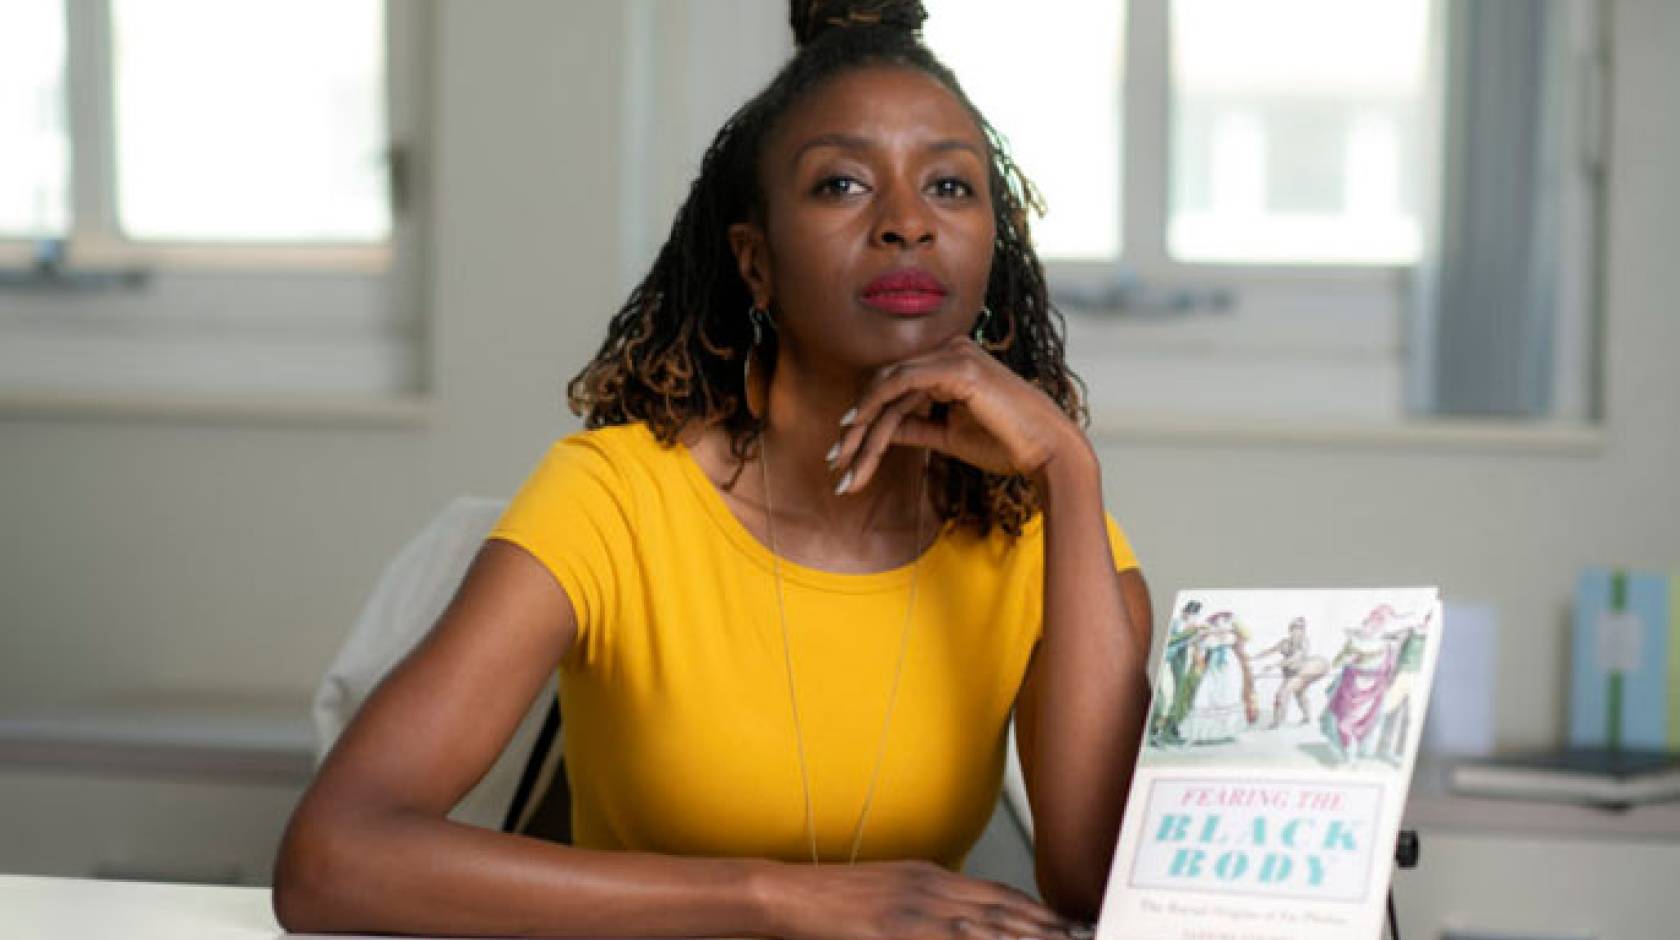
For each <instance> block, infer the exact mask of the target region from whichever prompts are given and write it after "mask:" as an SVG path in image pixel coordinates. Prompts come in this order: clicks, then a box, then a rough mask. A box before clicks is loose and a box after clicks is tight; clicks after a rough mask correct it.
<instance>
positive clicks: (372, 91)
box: [112, 0, 391, 242]
mask: <svg viewBox="0 0 1680 940" xmlns="http://www.w3.org/2000/svg"><path fill="white" fill-rule="evenodd" d="M384 31H385V22H384V8H383V3H382V2H381V0H241V2H239V3H228V2H226V0H113V5H112V42H113V45H114V48H115V54H114V57H115V62H114V65H115V75H116V115H117V120H116V123H117V193H118V196H117V199H118V212H119V214H120V218H121V222H122V226H123V228H124V230H125V232H126V233H127V234H128V235H129V236H130V237H131V238H136V239H156V240H194V241H197V240H206V241H264V242H273V241H278V242H302V241H308V242H322V241H324V242H378V241H383V240H385V239H386V238H387V236H388V235H389V233H390V227H391V219H390V207H389V198H388V195H387V193H388V188H387V187H388V184H387V177H388V171H387V167H386V163H385V150H386V148H387V146H388V142H387V137H388V134H387V131H386V120H385V52H384V50H385V42H384Z"/></svg>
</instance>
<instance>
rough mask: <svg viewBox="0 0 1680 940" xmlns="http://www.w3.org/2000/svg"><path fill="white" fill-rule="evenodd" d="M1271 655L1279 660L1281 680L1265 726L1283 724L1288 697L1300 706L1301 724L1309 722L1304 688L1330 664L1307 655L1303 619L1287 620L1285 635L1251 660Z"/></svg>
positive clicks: (1324, 671)
mask: <svg viewBox="0 0 1680 940" xmlns="http://www.w3.org/2000/svg"><path fill="white" fill-rule="evenodd" d="M1274 655H1275V656H1277V657H1278V673H1279V675H1281V676H1282V677H1283V681H1282V682H1281V683H1280V684H1279V685H1278V690H1277V695H1276V697H1274V698H1273V699H1272V721H1271V724H1269V725H1267V726H1266V727H1267V728H1268V729H1271V728H1276V727H1278V726H1280V725H1282V724H1283V721H1284V718H1286V717H1287V716H1288V714H1289V700H1290V699H1291V698H1294V699H1295V701H1296V702H1298V703H1299V704H1300V706H1301V721H1300V724H1303V725H1304V724H1307V723H1309V722H1311V721H1312V708H1311V707H1309V706H1308V705H1307V689H1308V688H1310V687H1312V685H1313V683H1315V682H1317V681H1318V680H1320V679H1322V678H1324V676H1325V675H1326V674H1327V673H1329V672H1330V664H1329V663H1327V662H1325V661H1324V657H1322V656H1313V655H1310V654H1309V650H1308V643H1307V621H1306V618H1304V617H1296V618H1295V619H1294V620H1291V621H1289V633H1288V635H1286V636H1285V637H1284V638H1283V639H1281V640H1279V641H1277V642H1276V643H1273V644H1272V645H1271V646H1268V647H1266V648H1265V649H1263V650H1261V651H1260V652H1259V653H1257V654H1256V655H1255V657H1254V660H1255V662H1259V661H1260V660H1261V659H1264V658H1265V657H1267V656H1274Z"/></svg>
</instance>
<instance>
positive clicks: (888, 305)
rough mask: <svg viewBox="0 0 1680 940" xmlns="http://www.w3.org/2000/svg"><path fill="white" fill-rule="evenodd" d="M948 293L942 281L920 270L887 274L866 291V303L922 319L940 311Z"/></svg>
mask: <svg viewBox="0 0 1680 940" xmlns="http://www.w3.org/2000/svg"><path fill="white" fill-rule="evenodd" d="M947 293H949V292H948V291H947V290H946V289H945V285H944V284H942V283H940V281H939V279H938V278H936V277H934V276H933V275H931V274H929V273H927V272H926V271H923V270H922V269H920V268H900V269H898V270H896V271H888V272H887V273H886V274H883V275H881V276H880V277H878V278H876V279H875V280H873V281H870V282H869V284H868V285H867V286H865V287H864V289H863V302H864V303H866V304H868V305H869V306H871V307H874V308H875V309H877V310H880V311H883V312H885V313H890V314H892V315H894V316H900V317H919V316H922V315H924V314H928V313H932V312H933V311H935V310H937V309H939V306H940V304H943V303H944V302H945V295H946V294H947Z"/></svg>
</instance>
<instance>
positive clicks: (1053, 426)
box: [829, 336, 1084, 493]
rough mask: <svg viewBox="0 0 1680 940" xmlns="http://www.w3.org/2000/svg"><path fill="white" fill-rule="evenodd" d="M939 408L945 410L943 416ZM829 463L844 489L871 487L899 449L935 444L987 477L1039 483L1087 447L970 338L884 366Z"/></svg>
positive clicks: (1043, 398) (1040, 396)
mask: <svg viewBox="0 0 1680 940" xmlns="http://www.w3.org/2000/svg"><path fill="white" fill-rule="evenodd" d="M935 404H941V405H945V406H947V410H946V413H945V415H944V416H943V417H942V418H940V419H934V418H932V417H930V416H929V415H930V413H931V411H932V407H933V406H934V405H935ZM847 417H848V420H847V421H846V424H845V425H844V427H845V430H844V431H843V432H842V434H841V436H840V440H839V442H838V443H837V445H836V449H835V451H834V457H833V458H832V459H831V460H830V461H829V466H830V468H831V469H832V470H834V471H835V472H836V473H842V474H843V475H842V476H841V486H840V488H839V490H838V491H839V492H842V493H855V492H858V491H859V490H861V489H863V488H864V487H865V486H867V485H869V481H870V479H871V478H872V477H873V476H874V475H875V471H876V469H877V468H879V467H880V464H881V457H882V456H883V455H884V454H885V453H886V451H887V448H888V447H891V446H893V445H895V444H903V445H909V446H912V447H929V448H932V449H934V450H936V451H939V452H940V453H943V454H947V455H949V456H952V457H955V458H957V459H958V460H961V461H963V462H965V463H968V464H971V465H973V466H975V467H979V468H980V469H981V470H985V471H987V472H989V473H1004V474H1021V475H1023V476H1026V477H1028V478H1035V477H1037V476H1038V475H1039V474H1041V473H1042V472H1043V471H1044V469H1045V468H1046V467H1047V466H1048V465H1049V463H1050V462H1051V461H1052V460H1054V459H1055V458H1056V457H1057V456H1058V455H1059V454H1060V453H1062V452H1063V451H1064V449H1066V448H1069V447H1072V446H1084V437H1083V435H1082V434H1081V433H1080V431H1079V427H1078V425H1076V424H1074V422H1073V421H1072V420H1071V419H1069V418H1068V416H1067V415H1066V414H1065V413H1063V411H1062V409H1061V407H1060V406H1059V405H1057V404H1056V403H1055V402H1054V401H1053V400H1051V398H1050V397H1049V396H1048V395H1045V394H1044V392H1043V391H1041V390H1039V389H1038V388H1036V387H1034V386H1033V385H1031V384H1029V383H1028V382H1027V381H1026V380H1024V379H1022V378H1021V377H1020V376H1018V375H1016V374H1015V373H1014V372H1012V371H1010V369H1009V367H1008V366H1005V365H1004V364H1003V363H1001V362H999V361H997V360H996V359H993V358H992V357H991V356H989V355H987V354H986V353H985V351H983V350H982V349H981V348H980V347H979V346H978V345H976V344H975V342H974V341H973V340H972V339H970V338H968V337H967V336H958V337H954V338H953V339H952V340H951V341H950V342H947V343H945V344H944V345H943V346H941V347H939V348H938V349H936V350H934V351H933V352H930V353H927V354H925V355H921V356H917V357H915V358H913V359H906V360H904V361H902V362H896V363H893V364H892V365H889V366H883V367H882V368H881V370H880V371H879V372H878V373H876V375H875V378H874V380H873V381H872V382H871V383H870V386H869V388H868V390H867V391H865V392H864V394H863V397H862V398H861V399H859V400H858V403H857V406H856V408H855V409H854V411H853V412H852V413H849V414H848V416H847Z"/></svg>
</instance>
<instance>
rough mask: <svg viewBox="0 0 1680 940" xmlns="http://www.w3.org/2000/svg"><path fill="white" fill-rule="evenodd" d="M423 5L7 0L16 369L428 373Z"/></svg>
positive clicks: (4, 337)
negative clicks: (423, 347) (422, 223)
mask: <svg viewBox="0 0 1680 940" xmlns="http://www.w3.org/2000/svg"><path fill="white" fill-rule="evenodd" d="M425 11H426V6H425V5H423V4H405V3H392V4H387V3H385V2H383V0H243V2H241V3H237V4H230V3H225V2H219V0H8V2H7V3H6V4H5V5H4V6H3V7H0V136H3V138H4V139H5V140H7V141H16V142H17V146H6V147H0V269H3V271H4V273H3V274H0V390H3V391H8V392H20V391H21V392H30V393H39V392H49V393H50V392H65V393H87V392H107V393H114V392H121V393H129V392H139V393H144V392H157V393H182V394H189V395H191V394H200V393H204V394H222V393H235V394H278V395H290V394H308V395H319V394H338V395H378V396H386V395H393V394H403V393H411V392H415V391H418V390H419V389H420V388H421V387H422V386H423V376H422V370H421V368H420V363H421V355H420V349H419V337H420V335H421V331H420V317H419V312H420V306H421V305H420V297H419V278H418V258H419V253H418V251H417V250H416V249H417V247H418V231H419V217H420V213H419V212H418V211H417V210H418V208H419V207H417V206H415V205H413V203H412V201H411V200H410V199H409V198H408V196H409V194H410V193H411V192H412V191H413V190H414V188H415V187H413V186H412V185H411V183H412V180H411V179H410V176H411V175H412V172H413V170H414V166H413V163H414V160H413V158H414V155H415V151H414V142H415V141H416V140H418V139H419V133H420V130H421V126H420V117H421V114H422V110H423V109H422V102H421V101H420V99H419V96H418V89H419V87H420V83H419V81H418V80H417V78H418V73H419V68H420V62H419V50H420V49H421V48H423V42H422V35H423V33H424V31H425V29H426V28H427V24H426V22H425ZM304 64H306V65H307V67H300V65H304Z"/></svg>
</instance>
